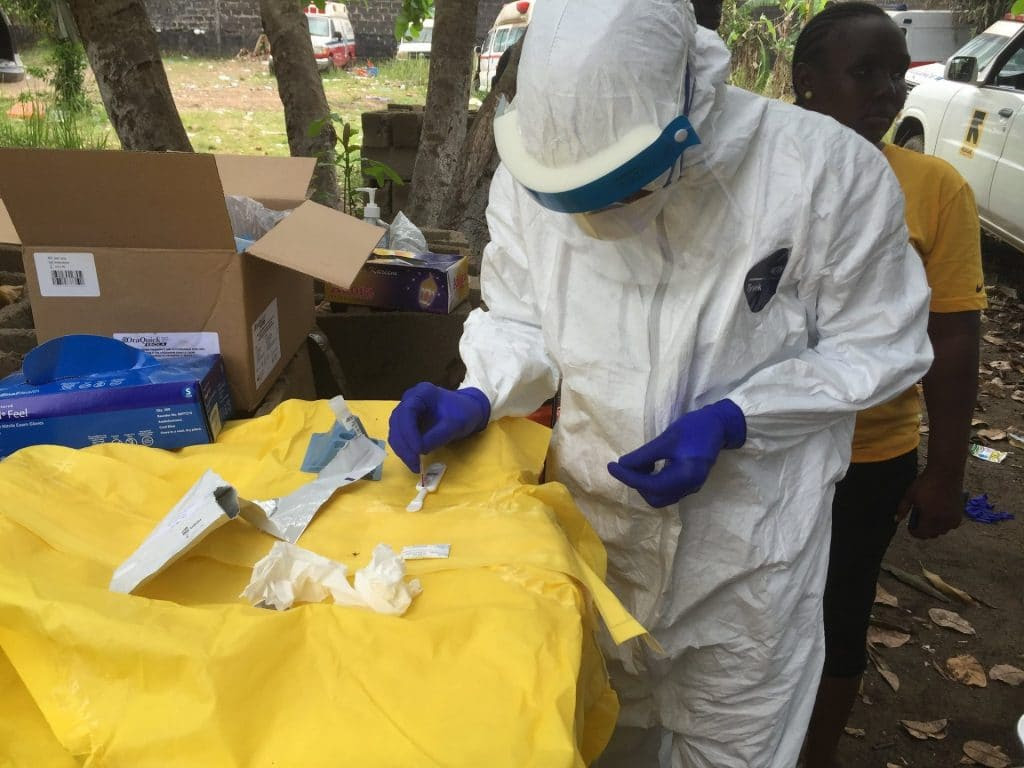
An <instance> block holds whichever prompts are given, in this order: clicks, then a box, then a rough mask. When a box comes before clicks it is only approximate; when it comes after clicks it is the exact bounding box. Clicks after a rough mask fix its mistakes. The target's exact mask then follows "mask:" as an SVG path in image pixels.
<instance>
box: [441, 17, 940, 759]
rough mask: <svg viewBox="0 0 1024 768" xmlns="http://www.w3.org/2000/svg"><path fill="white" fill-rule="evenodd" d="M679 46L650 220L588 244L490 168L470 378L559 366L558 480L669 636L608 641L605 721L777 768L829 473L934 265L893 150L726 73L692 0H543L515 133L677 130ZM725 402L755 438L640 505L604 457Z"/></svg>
mask: <svg viewBox="0 0 1024 768" xmlns="http://www.w3.org/2000/svg"><path fill="white" fill-rule="evenodd" d="M687 67H689V73H690V76H691V78H692V84H693V93H692V103H691V104H690V109H689V117H690V120H691V122H692V124H693V126H694V127H695V128H696V131H697V133H698V135H699V136H700V141H701V143H700V144H699V145H697V146H695V147H692V148H690V149H687V150H686V152H685V154H684V156H683V160H682V167H683V170H682V173H681V174H676V175H675V176H678V179H677V180H675V183H673V184H671V185H670V186H668V187H666V188H665V189H664V190H662V191H660V192H658V193H657V194H658V195H659V198H660V199H661V203H659V204H658V205H656V206H654V207H652V206H648V207H647V210H645V212H644V216H645V217H646V218H647V219H648V220H649V223H648V224H647V225H646V226H642V225H643V223H644V222H640V225H641V226H640V229H641V231H640V233H639V234H638V235H636V236H633V237H628V238H626V239H621V240H617V241H614V242H611V241H603V240H597V239H594V238H592V237H590V236H588V235H586V234H584V232H583V230H581V228H580V227H579V226H578V225H577V224H576V223H575V221H574V218H573V216H571V215H570V214H566V213H556V212H553V211H551V210H548V209H546V208H544V207H541V206H540V205H539V204H538V203H537V202H536V200H535V199H534V198H533V197H532V196H531V195H530V194H529V193H528V192H527V191H526V190H525V189H524V188H523V186H521V185H520V184H519V183H518V182H517V181H516V180H514V179H513V178H512V176H511V175H510V173H509V172H508V170H507V169H506V168H505V167H504V166H502V167H500V168H499V169H498V172H497V174H496V176H495V179H494V182H493V185H492V187H491V198H490V206H489V209H488V224H489V226H490V232H491V237H492V241H491V243H490V245H489V246H488V247H487V250H486V252H485V256H484V263H483V271H482V276H481V285H482V290H483V298H484V301H485V303H486V306H487V309H486V310H476V311H474V312H473V313H472V314H471V315H470V316H469V318H468V320H467V322H466V325H465V332H464V335H463V338H462V342H461V353H462V357H463V360H464V361H465V363H466V367H467V377H466V380H465V382H464V384H463V386H471V387H477V388H479V389H480V390H481V391H482V392H483V393H484V394H486V395H487V397H488V399H489V400H490V402H491V406H492V411H491V418H494V419H496V418H501V417H502V416H506V415H524V414H528V413H530V412H532V411H533V410H534V409H536V408H537V407H538V406H539V405H540V404H541V403H542V402H543V401H545V400H546V399H547V398H550V397H551V396H553V395H554V394H555V392H556V391H557V390H559V388H560V391H561V412H560V418H559V420H558V423H557V426H556V428H555V431H554V436H553V443H552V449H551V457H550V461H549V464H548V467H549V478H551V479H554V480H558V481H560V482H563V483H565V484H566V485H567V486H568V488H569V489H570V490H571V491H572V493H573V495H574V497H575V499H576V500H577V502H578V504H579V505H580V507H581V509H582V510H583V511H584V513H585V514H586V516H587V517H588V519H589V520H590V522H591V523H592V525H593V526H594V528H595V529H596V531H597V532H598V534H599V535H600V536H601V538H602V539H603V541H604V542H605V545H606V547H607V550H608V558H609V559H608V566H609V572H608V582H609V585H610V586H611V587H612V589H613V590H614V591H615V593H616V594H617V595H618V596H619V597H620V598H621V599H622V600H623V601H624V603H625V605H626V606H627V607H628V608H629V609H630V610H631V611H632V612H633V613H634V615H635V616H636V617H637V618H638V619H639V620H640V621H641V622H642V623H643V624H644V625H645V626H646V627H647V628H648V629H649V631H650V632H651V634H652V635H653V637H654V638H655V639H656V640H657V641H658V643H659V644H660V645H661V646H662V648H663V649H664V651H665V654H664V655H659V654H656V653H654V652H652V651H650V650H649V649H647V648H646V647H645V646H644V645H643V644H642V643H629V644H625V645H623V646H621V647H614V645H612V644H611V643H610V642H609V643H606V645H607V646H608V647H606V649H605V650H606V656H607V658H608V660H609V667H610V670H611V672H612V679H613V683H614V684H615V687H616V689H617V691H618V693H619V696H620V700H621V703H622V713H621V716H620V726H629V727H636V728H643V729H650V730H648V731H646V732H645V733H644V734H642V735H643V736H644V738H645V739H646V740H647V741H648V742H649V743H652V744H653V745H654V746H653V749H654V751H655V752H658V751H660V753H661V754H660V760H661V765H662V766H669V765H671V766H675V767H676V768H680V767H682V766H687V767H689V766H708V767H709V768H710V767H711V766H714V768H730V767H735V768H741V767H742V768H748V767H749V766H771V767H773V768H792V766H794V765H795V764H796V760H797V756H798V753H799V750H800V746H801V743H802V740H803V735H804V731H805V729H806V726H807V722H808V719H809V717H810V712H811V708H812V705H813V702H814V695H815V690H816V687H817V682H818V677H819V673H820V670H821V665H822V657H823V649H824V646H823V637H822V628H821V621H822V620H821V594H822V590H823V588H824V583H825V569H826V560H827V557H828V540H829V534H830V528H831V513H830V509H831V502H832V494H833V488H834V484H835V482H836V480H837V479H838V478H840V477H841V476H842V474H843V472H844V471H845V468H846V465H847V463H848V461H849V458H850V441H851V435H852V432H853V422H854V414H855V413H856V412H857V411H859V410H862V409H864V408H867V407H870V406H872V405H875V404H877V403H879V402H882V401H885V400H887V399H889V398H891V397H893V396H895V395H896V394H898V393H900V392H902V391H904V390H905V389H906V388H907V387H908V386H910V385H912V384H913V383H914V382H915V381H916V380H917V379H918V378H919V377H920V376H921V375H922V374H923V373H924V372H925V371H926V370H927V368H928V365H929V364H930V361H931V352H930V347H929V344H928V340H927V335H926V324H927V314H928V288H927V285H926V282H925V277H924V272H923V269H922V267H921V262H920V259H919V258H917V257H916V256H913V254H912V252H911V251H910V250H909V247H908V237H907V231H906V228H905V225H904V218H903V202H902V197H901V194H900V190H899V187H898V185H897V183H896V181H895V178H894V177H893V176H892V174H891V173H890V171H889V168H888V166H887V164H886V162H885V160H884V158H883V157H882V153H880V152H879V151H878V150H877V149H876V148H874V147H872V146H871V145H869V144H868V143H867V142H865V141H864V140H862V139H860V138H859V137H857V136H856V135H855V134H854V133H852V132H850V131H848V130H846V129H845V128H843V127H841V126H840V125H839V124H838V123H836V122H834V121H832V120H831V119H830V118H827V117H823V116H821V115H818V114H814V113H811V112H807V111H804V110H800V109H797V108H795V107H791V106H789V105H786V104H782V103H778V102H770V101H767V100H765V99H763V98H761V97H758V96H756V95H753V94H750V93H747V92H745V91H742V90H738V89H735V88H732V87H730V86H727V85H725V84H724V83H725V78H726V75H727V72H728V53H727V52H726V50H725V47H724V45H723V44H722V42H721V41H720V40H719V38H718V37H717V36H716V35H715V34H713V33H712V32H709V31H707V30H703V29H697V28H696V24H695V22H694V17H693V11H692V8H691V7H690V6H689V5H688V4H687V3H679V2H670V1H669V0H643V1H639V0H638V1H637V2H630V3H624V2H621V0H575V1H574V0H545V2H541V3H537V6H536V10H535V13H534V16H533V20H532V22H531V27H530V30H529V33H528V35H527V37H526V42H525V47H524V50H523V56H522V62H521V64H520V69H519V80H518V94H517V96H516V100H515V102H514V106H515V107H516V109H517V110H518V113H519V121H518V123H519V125H518V130H519V132H520V134H521V135H520V138H521V140H522V144H523V146H524V147H525V149H526V151H527V152H529V153H530V154H531V155H532V156H533V158H534V159H535V160H536V161H538V162H540V163H544V164H546V165H549V166H552V167H556V168H557V167H559V166H566V167H569V166H571V165H572V164H574V163H578V162H579V161H580V160H581V159H586V158H587V157H588V156H592V155H593V154H594V153H598V152H600V151H601V149H602V147H605V146H607V145H609V144H611V143H614V142H615V141H617V140H619V139H620V138H621V137H622V135H623V134H624V133H626V132H628V131H629V130H630V129H631V128H632V126H633V125H635V124H636V123H638V122H644V121H646V122H654V123H657V124H658V125H665V124H667V123H668V122H669V121H670V120H672V118H674V117H676V116H677V115H679V114H682V113H683V111H684V109H683V103H682V102H683V99H684V98H685V97H684V96H683V90H684V89H683V88H682V87H677V84H680V83H682V82H683V80H684V78H685V76H686V70H687ZM499 146H500V145H499ZM677 170H678V169H677ZM675 176H674V178H675ZM659 183H660V182H659ZM723 398H728V399H731V400H732V401H733V402H735V403H736V404H737V405H738V406H739V407H740V409H741V410H742V411H743V414H744V415H745V417H746V423H747V440H746V443H745V444H744V446H743V447H742V448H740V449H738V450H724V451H722V453H721V454H720V455H719V458H718V460H717V463H716V464H715V465H714V467H713V469H712V470H711V474H710V477H709V478H708V480H707V482H706V483H705V485H704V486H703V488H702V490H700V491H699V492H698V493H696V494H694V495H691V496H688V497H686V498H684V499H683V500H682V501H681V502H680V503H678V504H675V505H673V506H670V507H667V508H664V509H653V508H651V507H650V506H648V505H647V504H646V503H644V501H643V499H642V498H641V497H640V495H639V494H638V493H637V492H636V491H633V490H631V489H630V488H628V487H626V486H624V485H622V484H620V483H619V482H617V481H616V480H615V479H613V478H612V477H611V475H609V473H608V471H607V469H606V465H607V464H608V462H609V461H612V460H615V459H617V458H618V457H619V456H621V455H622V454H625V453H627V452H629V451H632V450H634V449H635V448H637V447H638V446H640V445H642V444H644V443H647V442H648V441H650V440H652V439H653V438H654V437H656V436H657V435H658V434H660V433H661V432H662V431H663V430H665V428H666V427H668V426H669V424H671V423H672V422H673V421H674V420H675V419H677V418H678V417H679V416H681V415H682V414H684V413H687V412H688V411H692V410H695V409H697V408H700V407H702V406H705V405H708V404H710V403H714V402H716V401H718V400H721V399H723ZM639 754H640V753H633V754H632V756H631V757H630V758H628V759H627V761H626V762H624V763H622V764H624V765H625V764H628V765H637V766H639V765H643V764H644V763H642V762H641V761H640V759H639ZM601 765H602V766H603V765H605V763H604V762H602V763H601Z"/></svg>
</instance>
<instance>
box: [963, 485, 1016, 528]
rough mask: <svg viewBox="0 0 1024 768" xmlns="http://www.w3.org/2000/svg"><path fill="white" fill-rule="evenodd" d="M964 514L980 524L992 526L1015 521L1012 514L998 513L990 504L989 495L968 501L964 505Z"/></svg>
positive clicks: (984, 494) (985, 494) (982, 495)
mask: <svg viewBox="0 0 1024 768" xmlns="http://www.w3.org/2000/svg"><path fill="white" fill-rule="evenodd" d="M964 514H966V515H967V516H968V517H969V518H971V520H974V521H976V522H979V523H989V524H992V523H999V522H1002V521H1003V520H1013V514H1012V513H1010V512H997V511H996V508H995V507H994V506H992V504H991V502H989V500H988V494H987V493H983V494H981V495H980V496H975V497H973V498H972V499H970V500H968V501H967V503H966V504H965V505H964Z"/></svg>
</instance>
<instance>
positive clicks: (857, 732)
mask: <svg viewBox="0 0 1024 768" xmlns="http://www.w3.org/2000/svg"><path fill="white" fill-rule="evenodd" d="M843 730H844V731H845V732H846V735H847V736H853V737H854V738H856V739H863V738H864V735H865V731H864V729H863V728H851V727H850V726H846V727H845V728H843Z"/></svg>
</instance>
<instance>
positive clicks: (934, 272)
mask: <svg viewBox="0 0 1024 768" xmlns="http://www.w3.org/2000/svg"><path fill="white" fill-rule="evenodd" d="M882 151H883V152H884V153H885V159H886V160H888V161H889V165H890V166H892V170H893V172H894V173H895V174H896V178H897V179H898V180H899V183H900V187H902V189H903V196H904V197H905V198H906V216H907V229H908V230H910V243H911V245H913V246H914V250H916V251H917V253H918V255H920V257H921V260H922V261H923V262H924V270H925V273H926V274H927V276H928V285H930V286H931V289H932V298H931V306H930V309H931V311H932V312H935V313H942V312H967V311H970V310H979V309H985V307H987V306H988V302H987V300H986V297H985V285H984V282H985V280H984V277H983V276H982V272H981V233H980V227H979V224H978V209H977V207H976V206H975V204H974V194H973V193H972V192H971V188H970V187H969V186H968V185H967V182H966V181H964V179H963V177H962V176H960V174H959V173H957V171H956V170H955V169H954V168H953V166H951V165H950V164H949V163H947V162H946V161H945V160H940V159H939V158H937V157H932V156H931V155H922V154H919V153H917V152H911V151H910V150H907V149H903V148H902V147H896V146H893V145H891V144H886V145H884V146H883V148H882ZM920 423H921V405H920V402H919V400H918V396H917V389H916V388H915V387H911V388H910V389H908V390H907V391H906V392H904V393H903V394H901V395H898V396H897V397H896V398H894V399H893V400H890V401H889V402H887V403H883V404H882V405H878V406H875V407H874V408H871V409H869V410H867V411H863V412H861V413H859V414H857V428H856V430H855V431H854V434H853V461H855V462H868V461H884V460H886V459H892V458H895V457H896V456H901V455H902V454H904V453H907V452H908V451H912V450H913V449H914V448H916V447H917V444H918V443H919V442H920V439H921V438H920V434H919V427H920Z"/></svg>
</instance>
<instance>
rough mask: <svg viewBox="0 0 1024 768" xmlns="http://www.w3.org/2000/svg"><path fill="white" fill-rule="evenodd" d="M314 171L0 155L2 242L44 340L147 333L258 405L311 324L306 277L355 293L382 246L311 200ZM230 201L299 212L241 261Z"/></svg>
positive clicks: (225, 162) (291, 164)
mask: <svg viewBox="0 0 1024 768" xmlns="http://www.w3.org/2000/svg"><path fill="white" fill-rule="evenodd" d="M314 164H315V160H313V159H312V158H266V157H229V156H218V157H214V156H213V155H198V154H186V153H156V152H122V151H98V152H97V151H68V150H18V149H0V169H2V172H0V198H2V199H3V202H4V204H5V206H6V209H7V212H8V213H9V219H7V218H6V217H4V216H3V215H2V211H0V236H3V237H4V238H5V239H8V240H10V241H11V242H12V243H19V244H20V245H21V248H22V254H23V259H24V263H25V271H26V276H27V287H28V292H29V297H30V299H31V303H32V311H33V314H34V316H35V322H36V333H37V336H38V339H39V342H40V343H42V342H44V341H47V340H49V339H52V338H55V337H57V336H62V335H65V334H69V333H91V334H99V335H103V336H114V335H118V336H119V337H123V336H132V337H137V336H144V335H147V334H148V335H158V336H160V337H163V338H162V340H167V337H170V342H171V343H178V344H180V345H183V346H186V347H187V346H188V345H190V344H193V345H195V346H194V349H193V351H194V352H196V353H214V352H218V351H219V353H220V354H221V355H223V357H224V363H225V366H226V368H227V374H228V381H229V383H230V386H231V396H232V399H233V400H234V404H235V407H236V408H238V409H239V410H242V411H249V410H252V409H254V408H255V407H256V406H257V405H258V404H259V402H260V400H261V399H262V398H263V397H264V395H266V393H267V391H268V390H269V389H270V387H271V386H272V385H273V383H274V380H275V379H276V377H277V376H278V374H280V372H281V371H282V370H283V369H284V367H285V365H286V364H287V363H288V361H289V360H290V359H291V358H292V356H293V355H294V354H295V352H296V350H298V348H299V346H300V345H301V343H302V342H303V340H304V339H305V338H306V335H307V334H308V332H309V331H310V329H311V328H312V327H313V281H312V279H311V277H310V276H312V277H317V278H320V279H322V280H325V281H330V282H332V283H335V284H337V285H341V286H346V287H347V286H349V285H351V283H352V280H353V279H354V278H355V276H356V274H357V273H358V272H359V269H360V268H361V267H362V265H363V263H364V261H365V260H366V258H367V257H368V256H369V254H370V251H371V250H372V249H373V247H374V246H375V245H376V244H377V242H378V240H379V238H380V230H379V229H378V228H377V227H374V226H372V225H369V224H366V223H365V222H362V221H360V220H359V219H355V218H353V217H351V216H346V215H344V214H342V213H339V212H338V211H334V210H332V209H330V208H326V207H324V206H321V205H317V204H316V203H313V202H309V201H305V195H306V190H307V187H308V184H309V180H310V177H311V174H312V172H313V168H314ZM225 194H234V195H245V196H248V197H252V198H255V199H257V200H259V201H260V202H262V203H263V204H264V205H267V206H268V207H271V208H276V209H279V210H284V209H289V208H295V210H294V211H293V212H292V213H291V214H290V215H289V216H288V217H287V218H285V219H284V220H283V221H282V222H281V223H280V224H278V225H277V226H276V227H274V229H272V230H271V231H270V232H268V233H267V234H266V235H265V236H264V237H262V238H261V239H259V240H258V241H256V242H255V243H254V244H253V245H252V246H251V247H250V248H249V249H248V252H247V253H244V254H240V253H237V252H236V251H235V247H234V236H233V234H232V232H231V226H230V223H229V220H228V214H227V208H226V206H225V203H224V195H225ZM296 206H297V207H296ZM12 222H13V226H12ZM2 233H6V234H2ZM203 332H205V333H207V334H216V337H213V336H210V335H208V336H205V337H202V336H196V334H199V333H203ZM182 334H184V335H185V337H182V336H181V335H182ZM214 340H216V345H214ZM147 351H154V350H153V347H152V343H151V342H150V346H149V347H147Z"/></svg>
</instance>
